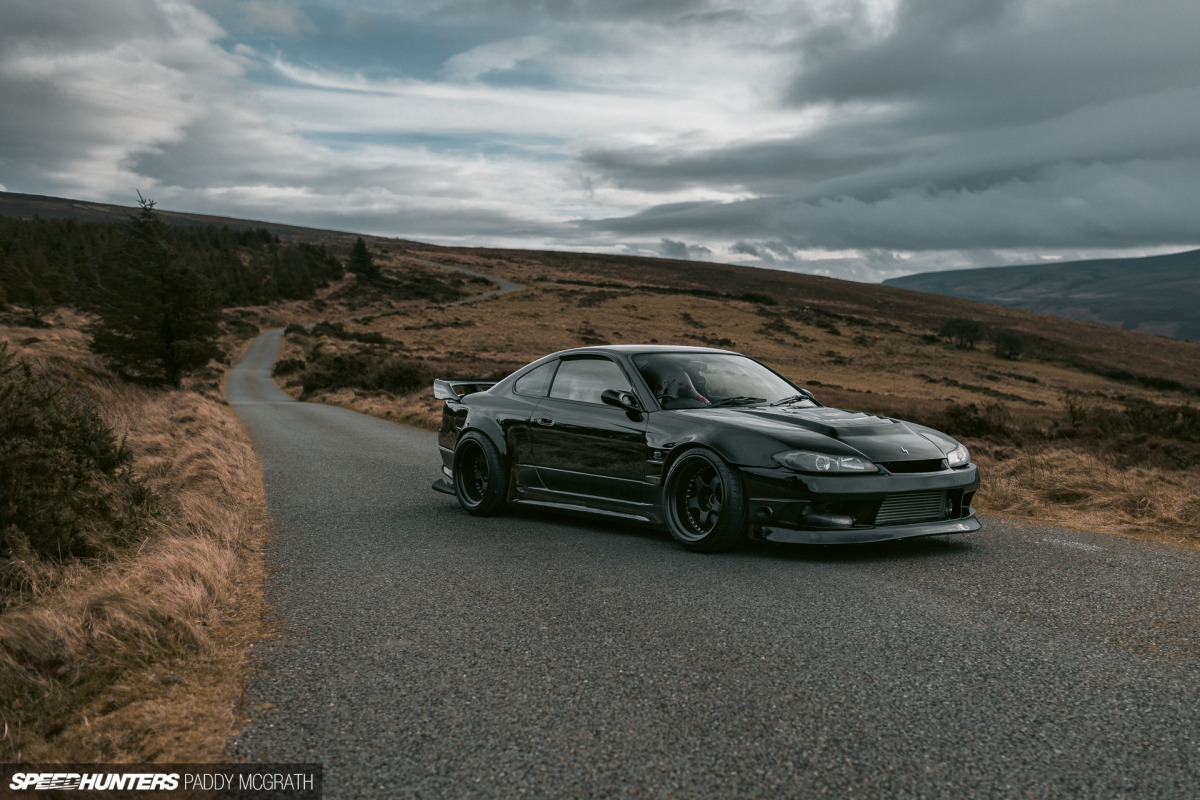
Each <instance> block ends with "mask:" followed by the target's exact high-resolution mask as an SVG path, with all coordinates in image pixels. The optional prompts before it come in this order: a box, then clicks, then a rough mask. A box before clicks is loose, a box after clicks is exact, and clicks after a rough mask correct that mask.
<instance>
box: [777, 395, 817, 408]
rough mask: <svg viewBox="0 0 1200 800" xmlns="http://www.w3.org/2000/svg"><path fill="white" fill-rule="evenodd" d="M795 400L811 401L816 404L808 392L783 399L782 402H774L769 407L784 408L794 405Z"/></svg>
mask: <svg viewBox="0 0 1200 800" xmlns="http://www.w3.org/2000/svg"><path fill="white" fill-rule="evenodd" d="M797 400H811V401H813V402H816V400H817V398H815V397H813V396H812V394H811V393H809V392H804V393H802V394H794V395H792V396H791V397H785V398H783V399H782V400H776V401H775V402H774V403H771V405H772V406H786V405H789V404H791V403H795V402H796V401H797Z"/></svg>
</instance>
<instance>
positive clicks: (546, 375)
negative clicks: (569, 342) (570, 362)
mask: <svg viewBox="0 0 1200 800" xmlns="http://www.w3.org/2000/svg"><path fill="white" fill-rule="evenodd" d="M557 366H558V362H557V361H551V362H550V363H549V364H542V365H541V366H540V367H538V368H537V369H533V370H530V371H529V372H526V373H525V374H524V375H522V376H521V377H519V378H517V382H516V383H514V384H513V391H514V392H516V393H517V394H523V395H526V396H527V397H545V396H546V392H547V391H549V389H550V379H551V378H553V377H554V368H555V367H557Z"/></svg>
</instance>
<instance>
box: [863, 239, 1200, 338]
mask: <svg viewBox="0 0 1200 800" xmlns="http://www.w3.org/2000/svg"><path fill="white" fill-rule="evenodd" d="M884 283H885V284H887V285H888V286H896V287H899V288H902V289H912V290H914V291H918V292H928V293H930V294H942V295H949V296H951V297H961V298H964V299H967V300H978V301H980V302H984V303H993V304H995V305H1000V306H1008V307H1009V308H1019V309H1021V310H1023V311H1036V312H1039V313H1042V314H1053V315H1055V316H1059V317H1068V318H1070V319H1079V320H1085V321H1088V322H1099V323H1103V324H1105V325H1112V326H1115V327H1118V328H1124V329H1126V330H1134V331H1142V332H1143V333H1154V334H1158V335H1160V336H1170V337H1173V338H1175V339H1188V340H1190V341H1193V342H1196V341H1200V250H1191V251H1189V252H1186V253H1173V254H1171V255H1165V256H1147V257H1145V258H1113V259H1104V260H1097V261H1072V262H1068V263H1065V264H1030V265H1027V266H1020V267H989V268H985V269H958V270H951V271H948V272H922V273H920V274H918V275H906V276H905V277H903V278H892V279H891V280H886V281H884Z"/></svg>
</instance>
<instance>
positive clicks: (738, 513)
mask: <svg viewBox="0 0 1200 800" xmlns="http://www.w3.org/2000/svg"><path fill="white" fill-rule="evenodd" d="M663 500H664V503H663V505H664V506H665V509H666V512H667V513H666V516H667V528H668V530H670V531H671V535H672V536H673V537H675V540H676V541H677V542H679V543H680V544H682V545H683V546H684V547H686V548H688V549H689V550H695V551H697V552H706V553H709V552H715V551H718V550H727V549H729V548H731V547H735V546H737V545H738V544H739V543H740V542H741V541H742V538H743V532H744V529H745V525H746V499H745V492H744V490H743V489H742V482H741V480H740V479H739V478H738V476H737V474H735V473H734V471H733V470H731V469H730V468H729V467H728V466H727V465H726V464H725V462H724V461H722V460H721V459H720V458H719V457H718V456H716V455H715V454H713V453H709V452H708V451H705V450H692V451H689V452H687V453H684V454H683V455H682V456H680V457H679V460H678V461H676V462H675V463H674V465H672V467H671V471H670V473H668V475H667V481H666V488H665V495H664V497H663Z"/></svg>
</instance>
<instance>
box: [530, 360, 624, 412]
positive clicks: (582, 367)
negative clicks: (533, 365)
mask: <svg viewBox="0 0 1200 800" xmlns="http://www.w3.org/2000/svg"><path fill="white" fill-rule="evenodd" d="M605 389H616V390H618V391H622V392H631V391H633V387H632V386H630V385H629V380H628V379H627V378H626V377H625V373H623V372H621V368H620V367H618V366H617V365H616V364H614V363H613V362H612V361H609V360H608V359H607V358H573V359H568V360H566V361H563V362H562V366H560V367H559V368H558V374H557V375H555V376H554V386H552V387H551V389H550V396H551V397H559V398H562V399H564V400H579V401H581V402H584V403H600V402H603V401H601V400H600V395H601V394H603V393H604V390H605Z"/></svg>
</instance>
